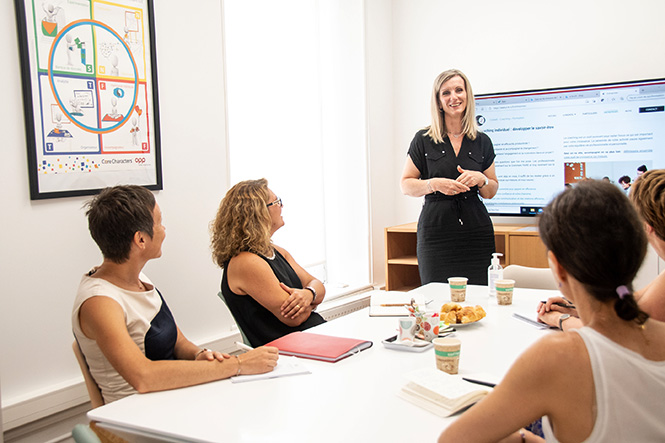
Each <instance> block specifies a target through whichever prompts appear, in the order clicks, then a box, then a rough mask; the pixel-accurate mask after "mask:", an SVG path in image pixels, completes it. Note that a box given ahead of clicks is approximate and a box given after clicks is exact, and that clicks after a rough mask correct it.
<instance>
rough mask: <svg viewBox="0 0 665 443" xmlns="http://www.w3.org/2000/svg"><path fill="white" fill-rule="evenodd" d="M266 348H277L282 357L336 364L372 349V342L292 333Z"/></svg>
mask: <svg viewBox="0 0 665 443" xmlns="http://www.w3.org/2000/svg"><path fill="white" fill-rule="evenodd" d="M266 346H275V347H276V348H277V349H279V353H280V354H281V355H293V356H295V357H302V358H310V359H312V360H322V361H328V362H333V363H334V362H336V361H339V360H341V359H343V358H346V357H348V356H350V355H353V354H357V353H359V352H360V351H363V350H365V349H367V348H370V347H372V342H371V341H368V340H358V339H355V338H346V337H334V336H332V335H322V334H313V333H311V332H292V333H290V334H287V335H285V336H283V337H280V338H278V339H277V340H273V341H271V342H270V343H266Z"/></svg>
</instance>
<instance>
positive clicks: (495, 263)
mask: <svg viewBox="0 0 665 443" xmlns="http://www.w3.org/2000/svg"><path fill="white" fill-rule="evenodd" d="M502 255H503V254H501V253H500V252H495V253H493V254H492V264H491V265H490V267H489V268H487V285H488V286H489V292H490V297H496V285H495V284H494V282H496V281H497V280H501V279H502V278H503V268H502V267H501V264H500V263H499V257H500V256H502Z"/></svg>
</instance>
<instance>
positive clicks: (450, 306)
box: [441, 303, 462, 313]
mask: <svg viewBox="0 0 665 443" xmlns="http://www.w3.org/2000/svg"><path fill="white" fill-rule="evenodd" d="M460 309H462V306H460V305H458V304H457V303H446V304H444V305H443V306H441V312H442V313H446V312H450V311H459V310H460Z"/></svg>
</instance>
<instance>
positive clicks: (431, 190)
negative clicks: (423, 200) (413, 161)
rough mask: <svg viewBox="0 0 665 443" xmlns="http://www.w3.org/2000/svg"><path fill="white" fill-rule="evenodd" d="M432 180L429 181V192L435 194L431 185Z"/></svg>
mask: <svg viewBox="0 0 665 443" xmlns="http://www.w3.org/2000/svg"><path fill="white" fill-rule="evenodd" d="M430 181H431V179H429V180H427V190H428V191H429V192H430V194H434V189H433V188H432V183H430Z"/></svg>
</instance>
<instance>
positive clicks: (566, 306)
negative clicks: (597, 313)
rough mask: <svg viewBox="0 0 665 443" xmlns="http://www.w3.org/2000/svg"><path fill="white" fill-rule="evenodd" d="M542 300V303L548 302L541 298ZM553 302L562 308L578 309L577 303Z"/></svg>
mask: <svg viewBox="0 0 665 443" xmlns="http://www.w3.org/2000/svg"><path fill="white" fill-rule="evenodd" d="M540 302H541V303H542V304H545V303H547V301H546V300H541V301H540ZM552 304H553V305H556V306H559V307H560V308H568V309H576V308H575V305H567V304H565V303H561V302H556V303H552Z"/></svg>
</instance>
